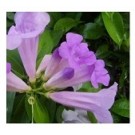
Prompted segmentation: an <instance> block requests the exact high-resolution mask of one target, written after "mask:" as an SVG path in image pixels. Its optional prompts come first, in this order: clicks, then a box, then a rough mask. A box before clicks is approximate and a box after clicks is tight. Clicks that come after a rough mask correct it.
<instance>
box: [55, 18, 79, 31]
mask: <svg viewBox="0 0 135 135" xmlns="http://www.w3.org/2000/svg"><path fill="white" fill-rule="evenodd" d="M77 24H78V21H76V20H74V19H72V18H67V17H66V18H61V19H60V20H58V21H57V22H56V24H55V25H54V30H61V31H63V32H64V33H65V32H67V31H69V30H70V29H71V28H73V27H75V26H76V25H77Z"/></svg>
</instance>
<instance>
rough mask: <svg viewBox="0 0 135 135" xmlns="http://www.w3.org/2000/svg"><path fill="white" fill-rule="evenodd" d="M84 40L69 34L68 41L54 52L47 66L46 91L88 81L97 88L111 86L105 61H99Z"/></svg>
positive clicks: (79, 36)
mask: <svg viewBox="0 0 135 135" xmlns="http://www.w3.org/2000/svg"><path fill="white" fill-rule="evenodd" d="M82 40H83V37H82V36H81V35H79V34H75V33H67V35H66V41H65V42H63V43H62V44H61V45H60V47H59V48H58V49H56V50H55V51H54V53H53V54H52V56H51V58H50V61H49V62H48V64H47V67H46V70H45V75H44V79H45V80H46V81H47V82H46V83H45V84H44V87H45V89H55V88H56V89H63V88H66V87H74V86H79V85H80V84H81V83H84V82H88V81H89V82H91V83H92V85H93V86H94V87H95V88H98V84H99V83H101V84H104V85H105V86H108V85H109V81H110V76H109V75H108V71H107V70H106V69H105V64H104V61H103V60H97V59H96V56H95V54H94V53H93V52H92V51H89V49H88V45H87V44H86V43H83V42H82Z"/></svg>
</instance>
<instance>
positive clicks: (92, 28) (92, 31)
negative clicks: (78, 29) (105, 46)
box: [83, 23, 104, 39]
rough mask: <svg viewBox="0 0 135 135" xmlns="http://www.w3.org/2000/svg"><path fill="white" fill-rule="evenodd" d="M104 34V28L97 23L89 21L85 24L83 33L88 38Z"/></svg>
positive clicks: (96, 37) (95, 37)
mask: <svg viewBox="0 0 135 135" xmlns="http://www.w3.org/2000/svg"><path fill="white" fill-rule="evenodd" d="M103 34H104V29H103V27H102V26H101V25H99V24H97V23H87V24H85V26H84V30H83V35H84V38H86V39H98V38H100V37H101V36H103Z"/></svg>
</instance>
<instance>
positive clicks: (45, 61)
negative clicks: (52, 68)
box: [36, 55, 52, 75]
mask: <svg viewBox="0 0 135 135" xmlns="http://www.w3.org/2000/svg"><path fill="white" fill-rule="evenodd" d="M51 57H52V56H51V55H45V56H44V58H43V59H42V61H41V63H40V65H39V67H38V69H37V72H36V74H37V75H39V74H40V73H41V72H42V71H44V70H45V69H46V67H47V65H48V64H49V62H50V60H51Z"/></svg>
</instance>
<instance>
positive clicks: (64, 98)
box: [48, 83, 118, 123]
mask: <svg viewBox="0 0 135 135" xmlns="http://www.w3.org/2000/svg"><path fill="white" fill-rule="evenodd" d="M117 85H118V84H117V83H114V84H113V85H112V86H111V87H110V88H107V89H102V90H101V91H99V92H97V93H85V92H66V91H65V92H64V91H63V92H54V93H49V94H48V97H50V98H51V99H52V100H53V101H55V102H58V103H60V104H63V105H65V106H70V107H75V108H79V109H84V110H87V111H90V112H93V114H94V115H95V117H96V119H97V120H98V122H99V123H112V122H113V119H112V116H111V113H110V112H109V109H110V108H111V106H112V105H113V103H114V99H115V95H116V92H117Z"/></svg>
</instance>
